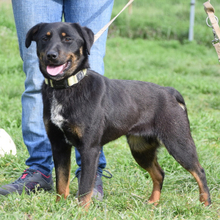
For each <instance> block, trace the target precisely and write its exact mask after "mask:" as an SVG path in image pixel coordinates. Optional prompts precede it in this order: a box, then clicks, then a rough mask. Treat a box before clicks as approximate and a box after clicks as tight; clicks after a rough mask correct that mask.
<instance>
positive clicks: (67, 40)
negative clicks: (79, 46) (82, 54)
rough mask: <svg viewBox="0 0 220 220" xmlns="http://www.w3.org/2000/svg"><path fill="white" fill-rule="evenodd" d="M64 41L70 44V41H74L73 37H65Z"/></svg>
mask: <svg viewBox="0 0 220 220" xmlns="http://www.w3.org/2000/svg"><path fill="white" fill-rule="evenodd" d="M64 41H65V42H70V41H72V38H71V37H65V38H64Z"/></svg>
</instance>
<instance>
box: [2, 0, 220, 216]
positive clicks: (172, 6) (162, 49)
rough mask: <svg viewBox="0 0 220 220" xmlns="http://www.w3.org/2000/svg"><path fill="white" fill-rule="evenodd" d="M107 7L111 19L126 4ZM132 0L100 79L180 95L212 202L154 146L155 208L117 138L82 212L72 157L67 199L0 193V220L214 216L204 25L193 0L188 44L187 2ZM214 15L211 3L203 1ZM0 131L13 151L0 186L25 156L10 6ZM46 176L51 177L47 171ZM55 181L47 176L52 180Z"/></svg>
mask: <svg viewBox="0 0 220 220" xmlns="http://www.w3.org/2000/svg"><path fill="white" fill-rule="evenodd" d="M126 2H127V0H120V3H119V2H116V3H115V6H114V11H113V15H115V14H116V13H117V12H118V11H119V10H120V9H121V8H122V6H123V3H126ZM161 2H162V1H160V0H154V1H153V0H149V1H147V0H141V1H140V0H139V1H135V2H134V4H133V6H132V9H133V13H132V14H131V15H129V14H128V13H127V11H126V12H124V13H123V14H122V15H121V16H120V17H119V18H118V19H117V20H116V21H115V22H114V24H113V25H112V27H111V28H110V30H109V39H108V42H107V50H106V57H105V75H106V76H107V77H109V78H117V79H132V80H141V81H149V82H153V83H157V84H159V85H162V86H172V87H174V88H176V89H177V90H178V91H179V92H181V94H182V95H183V97H184V99H185V101H186V104H187V108H188V114H189V120H190V124H191V131H192V136H193V138H194V141H195V143H196V146H197V151H198V155H199V160H200V163H201V165H202V166H203V167H204V169H205V171H206V176H207V181H208V186H209V188H210V192H211V199H212V205H211V207H209V208H206V207H204V206H203V205H201V204H200V203H199V201H198V197H199V195H198V186H197V184H196V182H195V180H194V179H193V178H192V176H191V175H190V174H189V173H188V172H187V171H185V170H184V169H183V168H182V167H181V166H180V165H179V164H178V163H177V162H176V161H175V160H174V159H173V158H172V157H171V156H170V155H169V154H168V153H167V151H166V150H165V148H164V147H162V148H161V149H160V151H159V155H158V157H159V163H160V165H161V167H162V168H163V169H164V171H165V173H166V176H165V181H164V186H163V190H162V195H161V200H160V203H159V205H158V206H157V207H155V206H152V205H148V204H147V203H146V201H147V199H148V197H149V196H150V194H151V190H152V181H151V179H150V178H149V175H148V173H147V172H146V171H144V170H142V169H141V168H140V167H139V166H138V165H137V164H136V163H135V161H134V159H133V158H132V156H131V154H130V150H129V148H128V146H127V143H126V139H125V138H124V137H122V138H120V139H118V140H116V141H114V142H111V143H109V144H108V145H106V146H105V148H104V151H105V155H106V158H107V162H108V164H107V167H106V169H107V170H108V171H110V172H111V173H112V174H113V178H112V179H105V178H103V183H104V192H105V197H104V200H103V201H102V202H98V201H94V203H93V204H92V206H91V208H90V210H89V212H88V213H86V214H85V213H84V212H83V211H82V210H81V208H80V207H79V206H78V204H77V201H76V199H75V194H76V191H77V180H76V179H74V171H75V169H76V165H75V160H74V154H73V157H72V158H73V160H72V172H71V178H72V182H71V187H70V196H69V197H68V199H67V200H66V201H64V200H62V201H61V202H59V203H56V202H55V196H56V193H55V192H52V193H45V192H38V193H36V194H31V195H30V196H28V195H25V194H24V195H21V196H19V195H17V194H12V195H9V196H8V197H4V196H0V219H10V220H11V219H220V192H219V189H220V135H219V133H220V132H219V131H220V85H219V84H220V68H219V67H220V66H219V62H218V59H217V55H216V52H215V50H214V48H213V47H212V45H211V41H212V40H213V35H212V31H211V29H210V28H208V27H207V26H206V24H205V18H206V14H205V12H204V9H203V6H202V4H203V3H204V2H203V1H201V0H198V1H196V19H195V29H194V30H195V40H194V41H193V42H188V40H187V33H188V25H189V24H188V23H189V21H188V20H189V9H190V4H189V3H190V1H189V0H188V2H186V1H184V2H183V1H181V0H167V1H166V4H163V5H162V4H161ZM211 3H212V4H213V6H214V7H215V9H216V15H217V16H219V17H220V5H219V4H218V5H217V0H216V1H214V0H213V1H212V2H211ZM0 66H1V68H0V128H4V129H5V130H6V131H7V132H8V133H9V134H10V135H11V137H12V138H13V140H14V142H15V144H16V146H17V156H12V155H6V156H5V157H2V158H1V159H0V185H3V184H6V183H9V182H12V181H14V180H15V179H16V178H18V177H19V176H20V175H21V172H22V171H23V170H24V169H25V168H26V166H25V160H26V159H27V158H28V152H27V150H26V147H25V145H24V144H23V140H22V133H21V94H22V92H23V91H24V80H25V75H24V73H23V71H22V61H21V59H20V56H19V50H18V43H17V38H16V30H15V25H14V21H13V15H12V10H11V5H10V4H6V3H4V4H3V5H0ZM53 174H54V173H53ZM54 179H55V176H54Z"/></svg>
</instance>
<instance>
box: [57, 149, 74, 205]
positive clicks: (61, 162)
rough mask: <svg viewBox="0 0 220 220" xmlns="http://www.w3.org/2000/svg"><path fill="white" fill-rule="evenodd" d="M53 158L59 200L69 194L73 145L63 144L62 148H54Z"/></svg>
mask: <svg viewBox="0 0 220 220" xmlns="http://www.w3.org/2000/svg"><path fill="white" fill-rule="evenodd" d="M53 160H54V165H55V172H56V190H57V194H58V195H57V200H56V201H59V200H60V198H61V196H63V197H64V199H66V198H67V196H68V195H69V183H70V163H71V146H67V145H63V146H62V148H59V149H57V148H55V149H53Z"/></svg>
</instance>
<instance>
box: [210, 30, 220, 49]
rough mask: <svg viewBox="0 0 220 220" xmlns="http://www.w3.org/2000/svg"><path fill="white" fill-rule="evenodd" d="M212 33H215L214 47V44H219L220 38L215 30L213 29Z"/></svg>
mask: <svg viewBox="0 0 220 220" xmlns="http://www.w3.org/2000/svg"><path fill="white" fill-rule="evenodd" d="M212 32H213V35H214V40H212V45H214V44H217V43H219V39H218V36H217V34H216V32H215V30H214V29H212Z"/></svg>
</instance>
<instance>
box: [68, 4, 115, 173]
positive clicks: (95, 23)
mask: <svg viewBox="0 0 220 220" xmlns="http://www.w3.org/2000/svg"><path fill="white" fill-rule="evenodd" d="M113 4H114V0H96V1H94V0H86V1H81V0H75V1H69V0H66V1H64V18H65V21H66V22H73V23H74V22H77V23H79V24H80V25H82V26H87V27H88V28H90V29H91V30H92V31H93V32H94V34H96V33H97V32H98V31H99V30H100V29H101V28H103V27H104V26H105V25H106V24H107V23H108V22H109V21H110V18H111V13H112V8H113ZM106 40H107V31H106V32H105V33H103V35H102V36H101V37H100V38H99V39H98V40H97V41H96V42H95V44H94V45H93V46H92V48H91V51H90V56H89V62H90V67H91V69H92V70H94V71H96V72H98V73H99V74H101V75H104V60H103V59H104V56H105V48H106ZM75 154H76V162H77V165H78V166H79V168H78V169H77V170H76V175H77V174H78V173H79V171H80V166H81V158H80V154H79V152H78V151H77V150H75ZM105 166H106V159H105V155H104V152H103V150H102V151H101V154H100V158H99V165H98V170H99V171H100V172H102V169H103V168H105Z"/></svg>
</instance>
